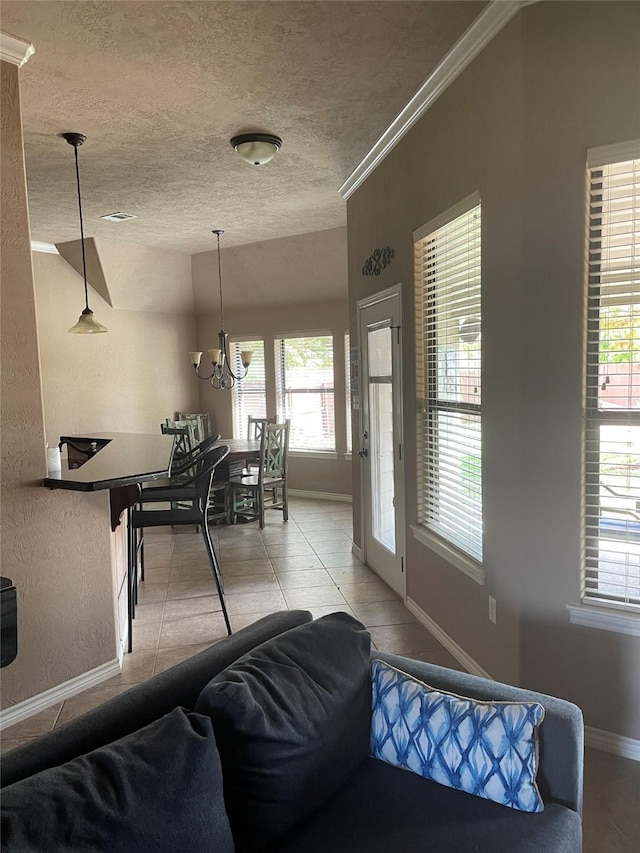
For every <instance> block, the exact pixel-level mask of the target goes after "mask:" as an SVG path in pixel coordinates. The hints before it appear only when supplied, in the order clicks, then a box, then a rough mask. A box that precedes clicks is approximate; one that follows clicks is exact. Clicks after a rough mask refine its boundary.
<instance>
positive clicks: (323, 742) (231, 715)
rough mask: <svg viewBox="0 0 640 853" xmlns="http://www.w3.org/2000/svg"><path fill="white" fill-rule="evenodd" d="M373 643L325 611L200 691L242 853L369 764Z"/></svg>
mask: <svg viewBox="0 0 640 853" xmlns="http://www.w3.org/2000/svg"><path fill="white" fill-rule="evenodd" d="M370 645H371V639H370V636H369V634H368V632H367V630H366V629H365V627H364V626H363V625H361V624H360V622H357V621H356V620H355V619H354V618H353V617H351V616H349V615H347V614H346V613H332V614H330V615H329V616H323V617H322V618H321V619H317V620H316V621H315V622H309V623H307V624H306V625H300V626H299V627H297V628H292V629H291V630H289V631H285V632H284V633H283V634H280V635H279V636H277V637H274V638H273V639H271V640H267V642H265V643H262V644H261V645H260V646H257V647H256V648H255V649H253V650H252V651H250V652H248V653H247V654H246V655H244V656H243V657H241V658H239V659H238V660H237V661H236V662H235V663H233V664H231V666H229V667H227V669H225V670H224V671H223V672H221V673H219V674H218V675H216V676H215V677H214V678H213V679H212V680H211V681H210V682H209V684H208V685H207V686H206V687H205V688H204V690H203V691H202V693H201V694H200V697H199V699H198V701H197V703H196V711H198V712H199V713H202V714H208V715H210V716H211V718H212V720H213V729H214V731H215V734H216V740H217V742H218V748H219V750H220V759H221V761H222V771H223V774H224V795H225V802H226V806H227V812H228V814H229V821H230V823H231V829H232V832H233V837H234V841H235V844H236V850H238V851H239V853H241V852H242V853H244V851H247V853H256V851H258V850H262V849H263V848H264V847H266V846H268V845H269V844H270V843H271V842H272V841H274V840H275V839H277V838H278V836H280V835H281V834H282V833H283V832H286V830H288V829H290V828H291V827H292V826H293V825H294V824H295V823H296V822H297V821H299V820H303V819H304V818H305V817H307V816H308V815H309V814H311V812H313V811H314V810H315V809H317V808H318V807H319V806H320V805H322V803H324V802H325V800H327V799H328V798H329V797H330V796H331V795H332V794H334V793H335V792H336V791H337V790H338V788H340V787H341V786H342V785H343V784H344V783H345V782H346V781H347V779H349V777H350V776H351V775H352V774H353V773H354V771H355V770H356V769H357V767H358V766H359V765H360V764H361V763H362V761H364V759H365V758H366V757H367V753H368V750H369V731H370V727H371V679H370V676H369V652H370Z"/></svg>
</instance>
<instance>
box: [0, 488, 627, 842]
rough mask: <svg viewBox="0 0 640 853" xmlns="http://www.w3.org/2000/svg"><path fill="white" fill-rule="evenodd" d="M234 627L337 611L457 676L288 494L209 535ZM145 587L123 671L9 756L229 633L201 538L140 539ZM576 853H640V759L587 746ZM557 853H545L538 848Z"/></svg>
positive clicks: (331, 526) (343, 526)
mask: <svg viewBox="0 0 640 853" xmlns="http://www.w3.org/2000/svg"><path fill="white" fill-rule="evenodd" d="M213 532H214V541H215V544H216V547H217V550H218V554H219V557H220V562H221V565H222V571H223V575H224V582H225V591H226V595H227V606H228V610H229V616H230V619H231V624H232V627H233V629H234V630H238V629H240V628H242V627H243V626H245V625H248V624H250V623H251V622H253V621H255V620H256V619H258V618H260V617H261V616H264V615H266V614H268V613H271V612H273V611H274V610H283V609H287V608H289V609H293V608H302V609H305V610H311V612H312V613H313V615H314V616H316V617H317V616H321V615H323V614H325V613H332V612H333V611H335V610H344V611H346V612H348V613H351V614H353V615H354V616H356V617H357V618H358V619H360V620H361V621H362V622H363V623H364V624H365V625H366V626H367V627H368V628H369V630H370V632H371V638H372V641H373V644H374V645H375V647H376V648H378V649H381V650H383V651H388V652H395V653H398V654H407V655H410V656H411V657H414V658H419V659H421V660H428V661H431V662H433V663H436V664H439V665H441V666H450V667H454V668H457V669H459V668H461V667H460V665H459V664H458V663H457V661H456V660H455V659H454V658H453V657H452V656H451V655H450V654H449V652H448V651H447V650H446V649H444V648H443V647H442V646H441V645H440V644H439V643H438V642H437V641H436V640H435V639H434V638H433V636H432V635H431V634H429V632H428V631H426V630H425V629H424V628H423V627H422V626H421V625H420V624H419V623H418V622H417V621H416V620H415V618H414V617H413V616H412V614H411V613H409V611H408V610H407V609H406V607H405V606H404V605H403V604H402V602H401V601H400V600H399V599H398V597H397V596H396V595H395V593H393V592H392V591H391V590H390V589H389V588H388V587H387V586H386V585H385V584H384V583H382V582H381V581H380V580H378V578H377V576H376V575H375V574H374V573H373V572H372V571H371V570H370V569H368V568H367V567H366V566H364V565H363V564H362V563H361V562H360V561H359V560H358V559H357V558H356V557H354V556H353V554H352V552H351V536H352V526H351V507H350V505H349V504H345V503H337V502H336V503H334V502H329V501H313V500H307V499H301V498H295V499H292V500H291V503H290V517H289V522H288V523H287V524H283V521H282V516H281V515H280V514H279V513H276V512H273V513H267V525H266V527H265V529H264V530H263V531H262V532H261V531H260V530H259V529H258V527H257V524H255V523H254V524H247V525H237V526H234V527H230V528H226V527H219V528H214V530H213ZM145 547H146V580H145V582H144V583H143V584H142V585H141V592H140V603H139V605H138V608H137V611H136V620H135V623H134V634H133V637H134V651H133V653H132V654H131V655H125V660H124V664H123V669H122V672H121V673H120V675H118V676H116V677H114V678H111V679H110V680H109V681H106V682H103V683H102V684H101V685H99V686H98V687H95V688H92V689H90V690H87V691H85V692H84V693H81V694H79V695H77V696H74V697H73V698H72V699H68V700H66V701H65V702H62V703H60V704H59V705H56V706H55V707H52V708H48V709H47V710H46V711H43V712H42V713H40V714H38V715H37V716H34V717H31V718H30V719H28V720H25V721H23V722H22V723H18V724H17V725H15V726H12V727H11V728H9V729H6V730H5V731H4V732H3V733H2V750H3V751H7V750H9V749H12V748H14V747H16V746H19V745H20V744H23V743H26V742H27V741H29V740H30V739H32V738H34V737H37V736H38V735H39V734H42V733H44V732H46V731H51V730H52V729H55V728H57V727H59V726H61V725H62V724H63V723H65V722H67V721H69V720H71V719H73V718H74V717H76V716H78V715H79V714H82V713H84V712H85V711H87V710H89V709H90V708H93V707H95V706H97V705H99V704H100V703H101V702H104V701H105V700H106V699H109V698H111V697H112V696H115V695H117V694H118V693H121V692H123V691H125V690H127V689H129V687H131V686H132V685H133V684H138V683H140V682H142V681H145V680H146V679H148V678H151V677H152V676H153V675H154V674H156V673H158V672H162V671H163V670H164V669H167V668H168V667H170V666H173V665H174V664H176V663H179V662H180V661H182V660H184V659H185V658H187V657H190V656H191V655H193V654H196V653H197V652H199V651H200V650H201V649H204V648H206V647H207V646H209V645H210V644H211V643H214V642H216V641H218V640H220V639H222V638H223V637H224V636H225V635H226V631H225V628H224V622H223V619H222V615H221V613H220V604H219V602H218V598H217V595H216V594H215V590H214V586H213V580H212V577H211V569H210V567H209V564H208V561H207V558H206V555H205V553H204V549H203V545H202V539H201V537H200V535H199V534H197V533H195V532H191V531H190V530H185V529H182V530H180V529H179V528H177V529H176V530H175V531H171V530H170V529H167V530H162V529H156V530H153V531H149V532H148V534H147V538H146V543H145ZM585 764H586V772H585V810H584V835H585V845H584V853H636V851H638V850H640V809H639V808H638V806H639V805H640V763H639V762H634V761H629V760H626V759H623V758H617V757H616V756H613V755H608V754H607V753H604V752H599V751H598V750H593V749H588V750H587V754H586V762H585ZM540 853H554V851H551V850H550V851H540Z"/></svg>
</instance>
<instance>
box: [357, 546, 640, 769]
mask: <svg viewBox="0 0 640 853" xmlns="http://www.w3.org/2000/svg"><path fill="white" fill-rule="evenodd" d="M354 548H355V546H354ZM354 553H355V551H354ZM406 605H407V608H408V609H409V610H410V611H411V612H412V613H413V615H414V616H415V617H416V619H417V620H418V622H420V623H422V625H424V627H425V628H426V629H427V631H429V633H431V634H433V636H434V637H435V638H436V640H438V641H439V642H440V643H441V644H442V645H443V646H444V647H445V649H446V650H447V651H448V652H450V653H451V654H452V655H453V657H454V658H455V659H456V660H457V661H459V663H461V664H462V666H463V667H464V668H465V669H466V670H467V672H470V673H472V674H473V675H479V676H481V677H482V678H491V676H490V675H489V673H488V672H486V670H484V669H483V668H482V667H481V666H480V664H479V663H477V662H476V661H475V660H474V659H473V658H472V657H471V656H470V655H468V654H467V652H465V650H464V649H463V648H462V647H461V646H459V645H458V644H457V643H456V642H455V640H453V639H452V638H451V637H450V636H449V635H448V634H447V633H446V631H443V629H442V628H441V627H440V626H439V625H438V624H437V622H434V621H433V619H432V618H431V616H429V615H428V614H427V613H425V611H424V610H423V609H422V608H421V607H420V606H419V605H418V604H416V603H415V601H413V600H412V599H411V598H407V601H406ZM584 741H585V745H586V746H591V747H593V748H594V749H600V750H602V752H610V753H612V755H619V756H620V757H622V758H630V759H631V760H632V761H640V740H636V739H635V738H631V737H625V736H624V735H618V734H615V733H614V732H606V731H603V730H602V729H595V728H593V726H585V727H584Z"/></svg>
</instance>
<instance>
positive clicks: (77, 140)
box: [62, 133, 109, 335]
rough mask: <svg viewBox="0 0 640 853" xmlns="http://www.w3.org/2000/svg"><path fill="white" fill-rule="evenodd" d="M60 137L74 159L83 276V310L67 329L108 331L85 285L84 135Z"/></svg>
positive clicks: (90, 332)
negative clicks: (91, 305)
mask: <svg viewBox="0 0 640 853" xmlns="http://www.w3.org/2000/svg"><path fill="white" fill-rule="evenodd" d="M62 138H63V139H66V140H67V142H68V143H69V145H73V152H74V154H75V160H76V185H77V187H78V210H79V212H80V244H81V246H82V277H83V278H84V310H83V312H82V314H80V317H79V319H78V322H77V323H76V324H75V326H72V327H71V328H70V329H69V334H70V335H99V334H101V333H102V332H108V331H109V330H108V329H107V328H106V326H103V325H101V324H100V323H98V321H97V320H96V318H95V317H94V316H93V311H92V310H91V308H89V287H88V285H87V260H86V257H85V250H84V226H83V224H82V196H81V195H80V170H79V168H78V148H79V147H80V145H82V143H83V142H84V141H85V140H86V138H87V137H86V136H85V135H84V134H82V133H63V134H62Z"/></svg>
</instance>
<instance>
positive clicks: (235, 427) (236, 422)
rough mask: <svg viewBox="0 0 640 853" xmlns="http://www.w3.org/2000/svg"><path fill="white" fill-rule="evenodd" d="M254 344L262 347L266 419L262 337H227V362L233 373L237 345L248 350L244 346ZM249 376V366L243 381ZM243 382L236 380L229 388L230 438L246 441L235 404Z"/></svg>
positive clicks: (265, 407)
mask: <svg viewBox="0 0 640 853" xmlns="http://www.w3.org/2000/svg"><path fill="white" fill-rule="evenodd" d="M256 343H259V344H261V345H262V364H263V378H264V386H263V387H264V411H265V414H264V417H265V418H266V417H267V414H266V412H267V407H268V403H267V363H266V349H265V340H264V337H263V336H262V335H252V336H250V337H249V336H247V335H233V337H231V336H230V337H229V344H230V347H229V350H230V352H229V356H230V359H229V360H230V361H231V367H232V369H233V371H234V372H235V370H236V367H237V365H235V364H234V363H233V357H234V352H235V349H236V348H237V347H238V346H239V345H241V346H242V349H248V348H249V347H248V346H246V345H247V344H256ZM252 351H253V352H255V350H252ZM251 364H252V365H254V366H255V362H254V361H252V362H251ZM250 376H251V365H249V371H248V373H247V376H246V377H245V379H246V378H249V377H250ZM243 381H244V380H242V379H240V380H237V381H236V383H235V384H234V385H233V386H232V388H231V424H232V436H233V438H235V439H246V437H247V424H246V423H244V424H241V423H240V418H239V412H238V408H239V407H238V404H237V401H238V393H239V391H240V390H241V389H242V382H243Z"/></svg>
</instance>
